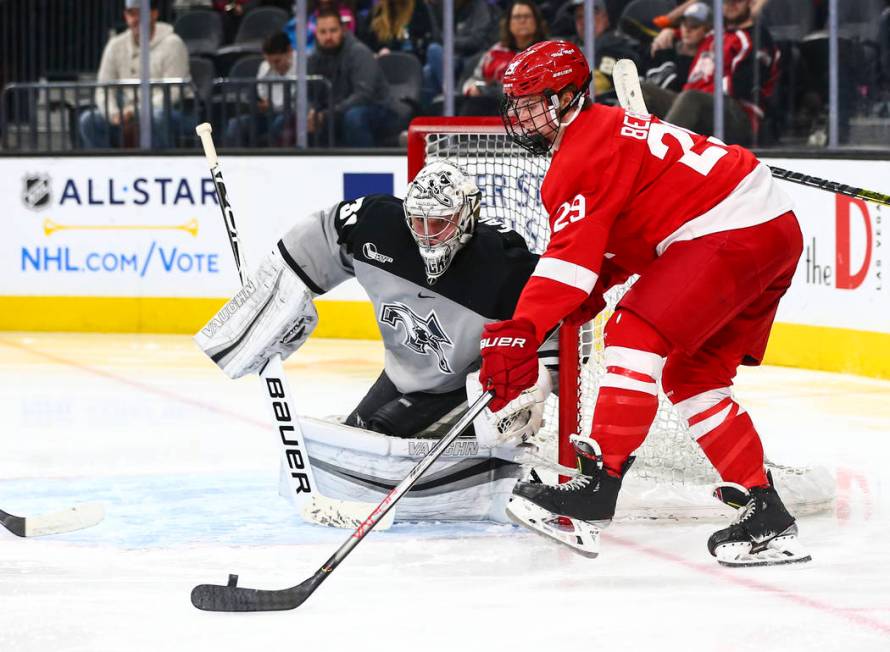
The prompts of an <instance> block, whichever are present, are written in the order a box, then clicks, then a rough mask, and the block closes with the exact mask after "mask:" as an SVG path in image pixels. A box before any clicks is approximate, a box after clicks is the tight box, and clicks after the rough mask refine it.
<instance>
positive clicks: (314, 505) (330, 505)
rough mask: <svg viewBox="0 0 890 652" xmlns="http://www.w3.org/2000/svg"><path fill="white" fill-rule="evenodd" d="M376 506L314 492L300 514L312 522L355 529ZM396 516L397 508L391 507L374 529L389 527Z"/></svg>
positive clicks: (379, 529) (380, 529)
mask: <svg viewBox="0 0 890 652" xmlns="http://www.w3.org/2000/svg"><path fill="white" fill-rule="evenodd" d="M376 507H377V506H376V505H372V504H371V503H362V502H355V501H350V500H339V499H337V498H328V497H326V496H321V495H319V494H312V495H311V496H310V498H309V500H307V501H306V503H305V504H304V505H303V508H302V510H300V515H301V516H302V517H303V520H305V521H309V522H310V523H316V524H318V525H327V526H329V527H339V528H346V529H348V530H354V529H356V528H357V527H359V526H360V525H361V524H362V523H364V522H365V519H367V518H368V515H369V514H370V513H371V512H372V511H374V509H375V508H376ZM394 517H395V510H394V509H391V510H390V511H388V512H387V513H386V514H384V515H383V518H381V519H380V520H379V521H377V524H376V525H375V526H374V529H375V530H377V531H378V532H380V531H382V530H387V529H389V528H390V526H392V523H393V518H394Z"/></svg>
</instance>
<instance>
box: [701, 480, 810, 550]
mask: <svg viewBox="0 0 890 652" xmlns="http://www.w3.org/2000/svg"><path fill="white" fill-rule="evenodd" d="M767 477H768V479H769V486H766V487H754V488H752V489H750V490H747V489H745V488H744V487H742V486H740V485H736V484H725V485H718V487H717V488H716V489H715V490H714V497H715V498H717V499H718V500H720V501H722V502H724V503H726V504H727V505H729V506H730V507H735V508H736V509H739V510H740V512H739V515H738V516H737V517H736V519H735V520H734V521H733V522H732V523H731V524H730V525H729V527H727V528H724V529H722V530H718V531H717V532H714V534H712V535H711V537H710V538H709V539H708V551H709V552H710V553H711V554H712V555H713V556H714V557H716V558H717V562H718V563H720V564H722V565H723V566H775V565H778V564H794V563H803V562H807V561H810V560H811V559H812V557H810V555H809V553H808V552H807V551H806V549H805V548H804V547H803V546H802V545H801V543H800V541H799V540H798V538H797V523H795V520H794V517H793V516H791V514H789V513H788V510H787V509H785V505H784V504H782V499H781V498H780V497H779V494H778V493H777V492H776V490H775V489H774V488H773V479H772V476H770V475H767Z"/></svg>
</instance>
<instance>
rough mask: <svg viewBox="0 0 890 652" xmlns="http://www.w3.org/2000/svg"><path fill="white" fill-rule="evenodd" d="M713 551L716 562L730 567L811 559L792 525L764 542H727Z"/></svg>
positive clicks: (768, 564)
mask: <svg viewBox="0 0 890 652" xmlns="http://www.w3.org/2000/svg"><path fill="white" fill-rule="evenodd" d="M715 552H716V556H717V563H719V564H720V565H721V566H727V567H732V568H735V567H737V568H745V567H750V566H782V565H785V564H803V563H806V562H808V561H812V560H813V558H812V556H810V554H809V553H808V552H807V551H806V549H805V548H804V547H803V545H801V543H800V540H798V538H797V528H796V527H795V526H794V525H792V526H791V527H790V528H788V530H786V531H785V532H784V533H782V534H780V535H778V536H776V537H774V538H773V539H770V540H769V542H767V543H766V544H760V545H755V544H752V543H749V542H740V543H728V544H723V545H722V546H718V547H717V550H716V551H715Z"/></svg>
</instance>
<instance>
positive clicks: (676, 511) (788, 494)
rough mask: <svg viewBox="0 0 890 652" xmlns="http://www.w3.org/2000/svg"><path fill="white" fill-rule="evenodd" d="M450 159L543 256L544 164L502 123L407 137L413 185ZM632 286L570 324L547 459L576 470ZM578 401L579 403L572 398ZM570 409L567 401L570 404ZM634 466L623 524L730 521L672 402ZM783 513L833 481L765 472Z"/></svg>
mask: <svg viewBox="0 0 890 652" xmlns="http://www.w3.org/2000/svg"><path fill="white" fill-rule="evenodd" d="M445 158H447V159H449V160H451V161H452V162H455V163H457V164H458V165H460V166H462V167H463V168H464V169H465V170H467V171H468V172H469V174H470V175H471V176H473V177H474V178H475V181H476V184H477V185H478V187H479V188H480V190H481V191H482V212H481V218H482V219H483V220H487V219H491V220H495V221H499V222H503V223H506V224H507V225H509V226H510V227H511V228H512V229H514V230H515V231H516V232H518V233H519V234H520V235H521V236H522V237H523V238H525V240H526V242H527V243H528V246H529V249H530V250H531V251H533V252H535V253H541V252H543V251H544V249H545V248H546V246H547V242H548V241H549V238H550V230H549V222H548V216H547V214H546V212H545V210H544V208H543V206H542V205H541V202H540V188H541V183H542V182H543V180H544V175H545V173H546V171H547V166H548V164H549V160H548V159H547V157H540V156H534V155H532V154H530V153H529V152H527V151H525V150H523V149H521V148H519V147H517V146H515V145H513V144H512V143H511V142H510V139H509V138H508V136H507V135H506V133H505V131H504V128H503V126H502V125H501V123H500V120H499V119H498V118H420V119H417V120H415V121H414V122H413V123H412V125H411V128H410V130H409V136H408V176H409V179H410V178H413V177H414V176H415V175H416V174H417V172H418V171H419V170H420V168H421V167H422V166H423V165H425V164H426V163H428V162H430V161H433V160H436V159H445ZM632 282H633V279H631V281H629V282H628V283H627V284H625V285H623V286H619V287H615V288H612V289H611V290H610V291H609V292H608V293H607V296H606V300H607V308H606V310H605V311H603V312H602V313H601V314H600V315H598V316H597V318H596V319H594V320H593V321H592V322H589V323H587V324H582V325H579V326H577V327H574V326H569V324H568V322H565V323H564V324H563V327H562V331H563V332H562V333H561V335H560V378H559V385H560V390H559V394H560V396H562V397H563V400H562V401H560V400H559V399H557V398H556V397H555V396H554V397H551V399H550V400H549V401H548V404H547V406H546V409H545V421H544V426H543V427H542V429H541V431H540V432H539V433H538V435H537V437H536V439H537V440H538V442H537V443H538V444H539V445H540V447H541V451H542V454H543V455H545V456H547V457H549V458H550V459H558V460H559V462H560V463H561V464H564V465H566V466H574V464H575V461H574V453H573V451H572V449H571V447H570V446H569V444H568V436H569V435H570V434H572V433H574V432H581V433H583V434H589V432H590V428H591V423H592V416H593V407H594V404H595V402H596V395H597V391H598V387H599V382H600V379H601V378H602V376H603V375H604V373H605V370H604V368H603V364H602V352H603V327H604V325H605V323H606V321H607V320H608V318H609V316H610V315H611V313H612V311H613V310H614V308H615V305H616V304H617V302H618V301H619V300H620V298H621V296H622V295H623V294H624V292H626V291H627V288H628V287H629V285H630V284H631V283H632ZM576 397H577V398H576ZM566 399H568V400H566ZM636 457H637V459H636V462H635V463H634V465H633V467H631V470H630V472H629V473H628V475H627V477H626V478H625V482H624V486H623V488H622V492H621V496H620V498H619V508H618V509H619V515H623V516H625V517H632V518H633V517H636V518H673V519H684V518H687V519H688V518H709V517H716V516H720V515H721V514H728V513H731V511H732V510H731V509H730V508H728V507H726V506H725V505H723V504H721V503H720V502H718V501H717V500H716V499H715V498H713V497H712V496H711V491H712V489H713V486H714V485H715V484H716V483H718V482H719V481H720V478H719V476H718V475H717V472H716V470H715V469H714V467H713V466H712V465H711V463H710V461H709V460H708V459H707V458H706V457H705V455H704V454H703V453H702V451H701V448H700V447H699V446H698V445H697V444H696V443H695V441H694V440H693V438H692V437H691V435H690V433H689V430H688V428H687V425H686V423H685V421H684V420H683V419H681V418H680V416H679V415H678V414H677V412H676V411H675V410H674V408H673V406H672V405H671V403H670V401H669V400H668V399H667V398H666V397H665V396H664V394H663V393H661V392H660V393H659V408H658V413H657V416H656V418H655V422H654V423H653V426H652V429H651V430H650V432H649V435H648V437H647V438H646V441H645V442H644V443H643V445H642V446H641V447H640V448H639V449H638V450H637V452H636ZM767 466H768V468H769V469H770V470H771V472H772V475H773V480H774V482H775V484H776V487H777V489H778V490H779V491H780V493H781V495H782V497H783V500H784V501H785V504H786V505H787V506H788V507H789V509H791V510H792V511H793V512H796V513H797V514H806V513H813V512H818V511H821V510H823V509H826V508H828V507H830V505H831V504H832V501H833V498H834V480H833V478H832V476H831V475H830V474H829V473H828V471H827V470H825V469H823V468H798V467H791V466H782V465H777V464H772V463H768V464H767Z"/></svg>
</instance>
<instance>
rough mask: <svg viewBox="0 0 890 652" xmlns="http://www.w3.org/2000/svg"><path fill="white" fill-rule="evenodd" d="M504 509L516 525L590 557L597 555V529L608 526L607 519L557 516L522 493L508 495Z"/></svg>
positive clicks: (600, 529)
mask: <svg viewBox="0 0 890 652" xmlns="http://www.w3.org/2000/svg"><path fill="white" fill-rule="evenodd" d="M505 511H506V513H507V517H508V518H509V519H510V520H511V521H513V522H514V523H516V525H521V526H523V527H526V528H528V529H530V530H531V531H532V532H534V533H536V534H540V535H543V536H546V537H549V538H551V539H553V540H555V541H557V542H559V543H561V544H563V545H565V546H568V547H569V548H571V549H572V550H573V551H574V552H576V553H578V554H579V555H583V556H584V557H587V558H589V559H594V558H596V557H597V556H598V555H599V538H600V532H601V531H602V529H603V528H604V527H606V525H608V521H579V520H577V519H573V518H568V517H566V516H559V515H557V514H554V513H553V512H548V511H547V510H546V509H543V508H541V507H538V506H537V505H535V504H534V503H532V502H530V501H528V500H526V499H525V498H523V497H522V496H511V497H510V500H509V502H508V503H507V507H506V510H505Z"/></svg>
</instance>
